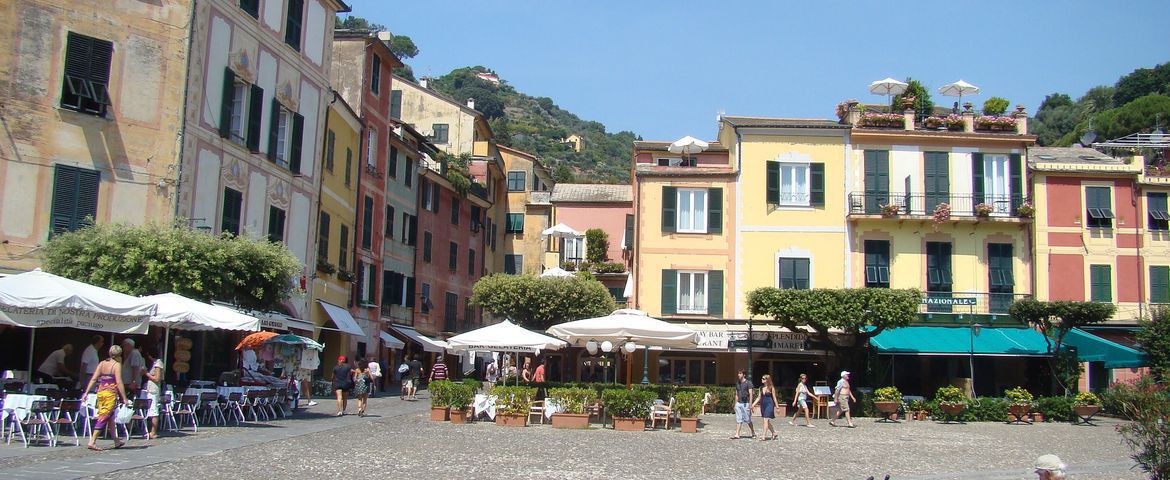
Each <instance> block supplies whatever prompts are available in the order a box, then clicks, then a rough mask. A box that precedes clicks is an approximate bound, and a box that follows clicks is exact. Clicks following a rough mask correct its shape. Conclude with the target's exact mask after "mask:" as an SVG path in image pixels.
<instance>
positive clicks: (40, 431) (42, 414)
mask: <svg viewBox="0 0 1170 480" xmlns="http://www.w3.org/2000/svg"><path fill="white" fill-rule="evenodd" d="M52 413H53V402H52V401H50V400H37V401H35V402H33V403H32V405H31V406H30V407H29V409H28V410H26V414H25V416H24V418H22V419H18V420H17V422H16V431H17V433H19V434H20V440H21V441H23V442H24V446H25V448H28V444H29V443H35V442H37V441H39V440H44V441H45V442H47V443H48V444H49V446H55V445H56V444H57V442H56V440H55V439H54V438H53V431H52V430H51V429H50V425H52V420H50V418H49V416H50V415H51V414H52ZM30 437H31V438H30Z"/></svg>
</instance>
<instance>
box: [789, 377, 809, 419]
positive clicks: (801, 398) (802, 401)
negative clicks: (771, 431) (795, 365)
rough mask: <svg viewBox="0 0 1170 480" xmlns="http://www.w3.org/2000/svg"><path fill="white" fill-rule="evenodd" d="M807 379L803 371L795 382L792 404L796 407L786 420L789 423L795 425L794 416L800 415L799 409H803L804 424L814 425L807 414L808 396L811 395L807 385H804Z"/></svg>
mask: <svg viewBox="0 0 1170 480" xmlns="http://www.w3.org/2000/svg"><path fill="white" fill-rule="evenodd" d="M807 381H808V376H807V375H805V374H803V373H802V374H800V381H799V382H797V384H796V394H795V395H793V396H792V406H793V407H796V411H794V412H792V420H789V421H788V424H789V425H796V416H797V415H800V412H801V410H803V411H804V426H806V427H814V426H815V425H813V424H812V419H811V418H809V415H808V397H809V396H810V395H812V392H809V391H808V385H805V382H807Z"/></svg>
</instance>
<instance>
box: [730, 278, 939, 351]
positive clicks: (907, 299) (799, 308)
mask: <svg viewBox="0 0 1170 480" xmlns="http://www.w3.org/2000/svg"><path fill="white" fill-rule="evenodd" d="M921 301H922V292H919V291H918V290H913V289H905V290H902V289H889V288H842V289H830V288H815V289H812V290H795V289H780V288H775V287H763V288H757V289H755V290H752V291H751V292H749V293H748V297H747V304H748V312H749V313H751V314H752V315H762V316H765V317H768V318H770V319H771V320H772V321H774V322H776V323H777V324H779V325H780V326H782V327H785V328H788V329H790V330H793V329H796V328H797V327H801V326H807V327H809V328H812V329H813V330H814V331H815V332H816V334H817V335H818V336H820V337H821V338H822V340H827V339H828V336H829V329H831V328H839V329H841V330H843V331H844V332H845V333H848V334H854V335H857V336H858V338H861V339H869V338H871V337H874V336H876V335H878V334H880V333H882V332H883V331H885V330H886V329H888V328H897V327H905V326H907V325H910V322H912V321H914V319H915V318H917V317H918V308H919V303H920V302H921ZM869 327H872V328H869Z"/></svg>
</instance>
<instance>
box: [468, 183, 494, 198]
mask: <svg viewBox="0 0 1170 480" xmlns="http://www.w3.org/2000/svg"><path fill="white" fill-rule="evenodd" d="M468 191H469V192H470V193H471V194H472V195H475V196H477V197H479V198H482V199H484V200H487V201H489V202H490V201H491V199H490V198H488V191H487V187H485V186H483V184H482V183H479V182H478V181H475V180H472V181H471V189H470V190H468Z"/></svg>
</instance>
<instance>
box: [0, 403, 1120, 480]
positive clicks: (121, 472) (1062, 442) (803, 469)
mask: <svg viewBox="0 0 1170 480" xmlns="http://www.w3.org/2000/svg"><path fill="white" fill-rule="evenodd" d="M422 397H425V394H424V395H422ZM332 405H333V403H332V402H322V403H321V404H320V405H318V406H316V407H313V408H312V409H310V410H309V412H308V413H305V414H301V415H300V416H298V417H297V418H294V419H289V420H281V421H276V422H271V423H270V424H267V425H265V424H261V425H258V426H248V427H212V428H201V429H200V430H199V433H197V434H185V435H182V436H178V437H167V438H164V439H160V440H155V441H150V442H147V441H145V440H141V439H135V440H133V441H132V442H131V444H130V446H131V447H133V448H129V449H123V450H118V451H105V452H100V453H94V452H89V451H87V450H85V449H84V448H76V447H72V446H69V447H57V448H55V449H50V448H45V447H34V448H29V449H25V448H23V447H18V446H16V445H9V446H0V478H53V479H55V480H56V479H62V478H76V477H87V476H92V477H99V476H101V477H105V476H107V475H106V474H107V473H110V472H114V471H117V472H118V477H129V478H142V479H152V478H159V479H162V478H167V479H169V478H180V477H181V478H211V477H216V476H222V475H225V474H227V475H231V476H232V477H243V476H248V477H254V478H278V477H284V478H290V477H296V478H335V477H342V476H347V477H357V476H364V475H371V474H374V475H384V476H389V475H396V476H397V475H398V474H402V475H405V476H406V477H408V478H454V477H458V478H486V477H501V476H506V477H508V478H604V477H617V478H756V477H761V476H766V477H773V478H801V479H820V478H843V479H858V480H860V479H864V478H866V477H868V476H870V475H874V476H876V478H878V479H879V480H880V479H881V478H882V477H883V476H885V475H891V476H892V477H891V478H907V479H942V478H963V479H968V478H975V479H1025V478H1035V475H1034V474H1033V473H1032V470H1031V468H1030V466H1031V462H1032V460H1033V459H1035V458H1036V457H1037V456H1039V455H1041V454H1044V453H1056V454H1057V455H1059V456H1060V457H1061V458H1062V459H1064V460H1065V462H1067V463H1069V464H1070V469H1069V471H1070V474H1071V478H1074V479H1119V478H1134V479H1137V478H1143V477H1142V475H1141V474H1140V472H1139V471H1137V470H1134V469H1131V467H1132V465H1133V462H1132V461H1130V460H1129V458H1128V452H1127V450H1126V448H1125V447H1124V446H1123V445H1122V444H1121V442H1120V437H1118V435H1117V434H1116V433H1115V432H1114V429H1113V426H1114V425H1115V424H1116V423H1115V422H1113V421H1111V420H1104V421H1102V422H1100V425H1099V426H1096V427H1077V426H1072V425H1069V424H1052V423H1049V424H1037V425H1004V424H992V423H972V424H967V425H959V424H950V425H945V424H939V423H934V422H929V421H927V422H904V423H899V424H879V423H874V421H873V419H857V421H856V424H857V425H858V428H855V429H850V428H843V427H838V428H833V427H830V426H829V425H828V423H827V422H826V421H824V420H819V421H817V420H814V423H815V424H816V425H817V426H816V428H806V427H794V426H789V425H788V423H787V422H784V421H782V422H781V423H780V425H779V426H778V427H777V432H778V433H779V434H780V439H779V440H777V441H767V442H764V441H758V440H754V439H751V440H749V439H740V440H731V439H729V438H728V437H729V436H730V435H731V433H732V432H733V431H734V428H735V423H734V418H733V417H732V416H730V415H707V416H705V417H704V421H705V425H704V427H703V428H702V430H701V431H700V433H697V434H683V433H681V432H679V431H677V429H672V430H670V431H663V430H661V429H660V430H657V431H647V432H641V433H638V432H616V431H612V430H610V429H602V428H600V427H598V426H596V425H595V427H594V428H592V429H590V430H584V431H574V430H554V429H553V428H551V427H549V426H548V425H543V426H541V425H536V426H530V427H527V428H522V429H519V428H505V427H497V426H495V425H493V424H489V423H477V424H471V425H452V424H449V423H439V422H431V421H428V420H427V418H426V414H427V411H426V409H427V406H428V405H427V401H426V399H425V398H421V399H420V401H418V402H402V401H399V400H398V398H397V397H396V396H392V397H385V398H377V399H372V400H371V405H370V413H371V415H370V416H368V417H366V418H359V417H357V416H356V415H349V416H346V417H342V418H335V417H330V416H328V414H329V413H331V412H332V409H333V407H332ZM350 411H351V412H352V411H353V406H352V404H351V407H350ZM756 427H757V433H759V432H760V427H761V424H760V421H759V419H758V418H757V419H756ZM105 445H109V442H108V441H107V442H105ZM375 472H377V473H375Z"/></svg>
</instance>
